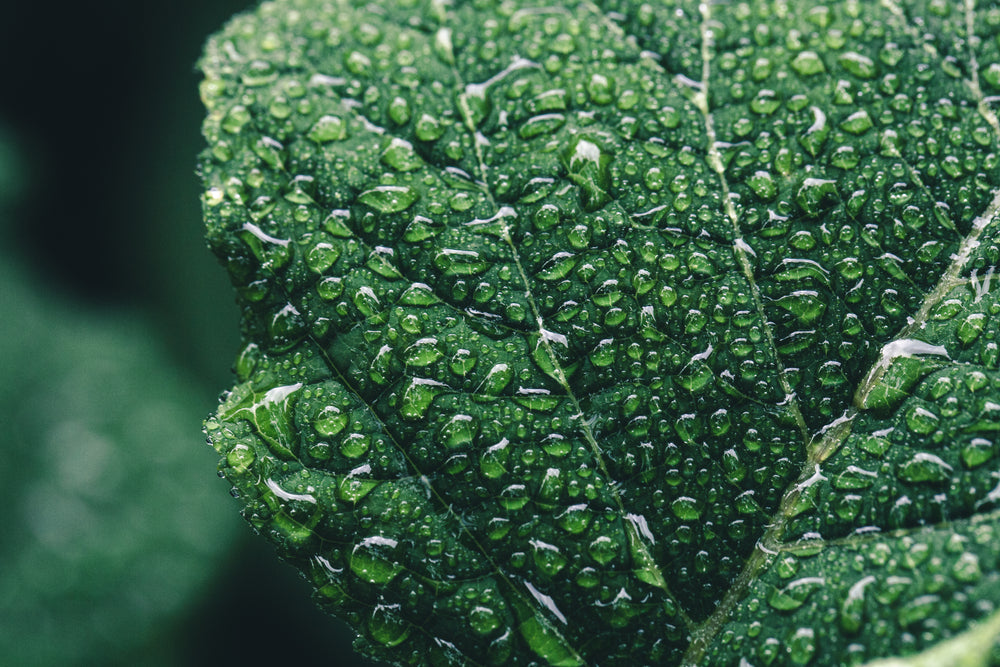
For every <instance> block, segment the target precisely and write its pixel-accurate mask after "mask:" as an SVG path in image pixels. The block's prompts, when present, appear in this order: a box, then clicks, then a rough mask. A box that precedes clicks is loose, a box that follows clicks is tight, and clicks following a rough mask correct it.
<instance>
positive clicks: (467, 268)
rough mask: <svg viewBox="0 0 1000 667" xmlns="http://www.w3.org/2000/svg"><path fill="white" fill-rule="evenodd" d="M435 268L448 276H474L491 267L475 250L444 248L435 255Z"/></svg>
mask: <svg viewBox="0 0 1000 667" xmlns="http://www.w3.org/2000/svg"><path fill="white" fill-rule="evenodd" d="M434 266H436V267H437V268H438V270H440V271H441V272H442V273H444V275H446V276H474V275H479V274H480V273H483V272H484V271H486V269H488V268H489V266H490V265H489V262H487V261H486V260H485V259H483V258H482V255H480V254H479V253H478V252H476V251H475V250H458V249H454V248H444V249H442V250H439V251H438V252H437V253H436V254H435V255H434Z"/></svg>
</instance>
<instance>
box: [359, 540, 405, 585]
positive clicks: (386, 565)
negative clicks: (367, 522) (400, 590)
mask: <svg viewBox="0 0 1000 667" xmlns="http://www.w3.org/2000/svg"><path fill="white" fill-rule="evenodd" d="M397 546H398V543H397V542H396V540H393V539H390V538H388V537H382V536H380V535H375V536H372V537H366V538H365V539H363V540H361V542H360V543H359V544H356V545H354V550H353V551H352V552H351V571H352V572H354V574H355V575H357V576H358V578H360V579H361V580H363V581H366V582H368V583H370V584H380V585H384V584H388V583H389V582H390V581H392V580H393V579H395V578H396V575H398V574H399V573H400V572H402V570H403V566H402V565H400V564H399V563H398V562H397V561H396V550H397Z"/></svg>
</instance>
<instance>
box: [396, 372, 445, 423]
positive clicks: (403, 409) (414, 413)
mask: <svg viewBox="0 0 1000 667" xmlns="http://www.w3.org/2000/svg"><path fill="white" fill-rule="evenodd" d="M445 389H446V386H445V385H443V384H441V383H440V382H437V381H435V380H429V379H426V378H410V381H409V384H408V385H407V387H406V389H405V390H403V398H402V400H401V401H400V405H399V414H400V416H401V417H402V418H403V419H406V420H410V421H414V420H418V419H422V418H423V417H424V415H425V414H427V410H428V408H430V406H431V402H432V401H433V400H434V399H435V398H436V397H437V396H438V395H439V394H440V393H441V392H443V391H444V390H445Z"/></svg>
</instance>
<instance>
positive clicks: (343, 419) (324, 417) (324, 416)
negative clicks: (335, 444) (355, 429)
mask: <svg viewBox="0 0 1000 667" xmlns="http://www.w3.org/2000/svg"><path fill="white" fill-rule="evenodd" d="M346 426H347V413H345V412H343V411H342V410H341V409H340V408H338V407H337V406H335V405H328V406H326V407H325V408H323V409H322V410H320V413H319V415H317V416H316V419H315V420H314V421H313V428H315V429H316V432H317V433H319V434H320V435H321V436H323V437H326V438H329V437H331V436H334V435H337V434H338V433H340V432H341V431H343V430H344V428H345V427H346Z"/></svg>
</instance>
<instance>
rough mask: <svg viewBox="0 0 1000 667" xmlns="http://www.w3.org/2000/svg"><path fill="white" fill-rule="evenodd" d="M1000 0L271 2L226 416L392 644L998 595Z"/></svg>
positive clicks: (233, 72) (889, 633)
mask: <svg viewBox="0 0 1000 667" xmlns="http://www.w3.org/2000/svg"><path fill="white" fill-rule="evenodd" d="M998 36H1000V7H998V6H996V5H994V4H991V3H985V4H984V5H982V6H977V5H976V4H975V3H973V2H972V1H971V0H970V1H969V2H966V3H964V4H963V3H961V2H946V1H943V0H933V1H932V2H927V3H922V2H913V3H905V4H903V3H894V2H891V1H889V0H886V1H885V2H883V3H881V4H877V5H876V4H874V3H862V2H857V1H845V2H830V3H825V4H815V3H808V2H790V3H785V2H773V3H771V2H767V3H765V2H750V3H734V4H721V3H702V4H697V3H694V2H661V3H637V2H627V1H624V0H623V1H617V2H615V1H608V2H603V3H592V2H581V3H565V4H555V3H553V4H545V3H541V2H537V1H536V2H530V1H527V0H515V1H511V2H503V3H492V2H454V3H446V2H440V1H437V0H434V1H430V2H421V1H417V0H409V1H403V0H397V1H396V2H386V3H381V4H379V5H375V4H366V3H351V2H347V1H346V0H345V1H343V2H332V1H331V2H319V1H318V0H284V1H277V2H266V3H264V4H262V5H261V6H260V7H259V8H258V9H257V10H256V12H254V13H251V14H246V15H242V16H239V17H236V18H235V19H234V20H233V21H232V22H231V23H230V24H229V25H228V26H227V28H226V29H225V30H224V31H223V32H222V33H220V34H219V35H217V36H216V37H214V38H213V39H212V40H211V41H210V42H209V44H208V47H207V50H206V54H205V56H204V58H203V61H202V68H203V70H204V72H205V75H206V78H205V80H204V82H203V83H202V96H203V99H204V101H205V104H206V107H207V109H208V117H207V119H206V121H205V125H204V133H205V136H206V138H207V140H208V143H209V148H208V150H206V152H205V153H204V154H203V156H202V159H201V165H200V168H201V174H202V177H203V180H204V184H205V194H204V198H203V201H204V211H205V219H206V226H207V238H208V240H209V243H210V245H211V247H212V249H213V250H214V251H215V252H216V254H217V255H218V256H219V258H220V260H221V261H222V263H223V264H224V265H225V266H226V267H227V269H228V271H229V273H230V275H231V277H232V280H233V283H234V285H235V287H236V290H237V293H238V295H239V302H240V304H241V306H242V308H243V322H242V326H243V331H244V335H245V340H246V347H245V348H244V350H243V351H242V352H241V354H240V355H239V357H238V359H237V362H236V372H237V378H238V384H237V385H236V387H235V388H234V389H233V390H232V392H231V393H229V394H228V395H227V396H226V397H225V398H224V400H223V402H222V405H221V407H220V408H219V411H218V413H217V415H216V416H215V417H213V418H212V419H210V420H209V421H208V422H207V431H208V435H209V439H210V442H211V443H212V445H213V446H214V447H215V448H216V449H217V450H218V451H219V453H220V454H221V455H222V456H223V458H222V463H221V470H222V472H223V473H224V475H225V476H226V478H227V479H228V480H229V481H230V482H231V483H232V484H233V486H234V487H235V489H236V491H237V492H238V494H239V497H240V498H241V500H242V502H243V503H244V505H245V508H244V515H245V516H246V518H247V519H248V520H249V521H250V523H251V524H252V525H253V526H254V527H255V528H256V529H257V530H259V531H260V532H262V533H264V534H265V535H266V536H267V537H268V538H269V539H271V540H272V541H273V542H275V544H276V545H277V546H278V549H279V552H280V553H281V555H282V556H283V557H284V558H286V559H287V560H289V561H290V562H292V563H294V564H296V565H297V566H298V567H299V568H301V569H302V570H303V572H305V573H306V575H307V576H308V577H309V578H310V579H311V580H312V581H313V582H314V584H315V586H316V591H317V592H316V597H317V599H318V600H319V602H320V603H321V604H322V605H323V606H324V607H326V608H328V609H330V610H331V611H332V612H333V613H335V614H336V615H338V616H341V617H343V618H345V619H347V620H348V621H349V622H350V623H351V624H352V625H353V626H354V627H355V628H356V629H357V630H358V632H359V634H360V637H359V640H358V648H359V650H361V651H362V652H365V653H367V654H369V655H372V656H375V657H378V658H381V659H384V660H387V661H390V662H394V663H399V664H473V665H475V664H541V665H546V664H547V665H557V666H576V665H612V664H687V665H701V664H711V665H785V664H812V665H840V664H860V663H862V662H864V661H866V660H871V659H876V658H880V657H886V656H895V655H906V654H912V653H917V652H921V651H925V650H927V649H929V648H931V647H933V646H934V645H936V644H937V643H938V642H940V641H942V640H947V639H948V638H950V637H953V636H955V635H958V634H960V633H962V632H964V631H966V630H967V629H968V628H969V627H970V624H971V623H973V622H975V621H976V620H977V619H983V618H986V617H988V616H990V614H991V613H993V612H994V611H995V607H996V600H997V599H1000V575H998V566H1000V562H998V561H1000V535H998V534H997V530H998V525H997V519H998V513H997V512H998V501H1000V472H998V464H997V462H998V460H1000V458H998V456H997V454H998V452H997V431H998V430H1000V373H998V365H1000V355H998V347H997V344H998V343H997V332H998V327H1000V325H998V319H997V313H998V312H1000V301H998V299H1000V291H998V290H997V289H996V284H997V281H996V280H995V279H994V267H995V265H996V264H997V262H998V257H1000V248H998V242H1000V232H998V228H1000V222H998V216H997V211H998V208H1000V194H998V193H1000V190H998V189H997V182H998V177H1000V173H998V169H997V164H998V153H997V143H998V138H1000V123H998V121H997V117H996V115H995V114H994V112H993V107H992V105H993V104H994V101H995V98H994V97H993V96H992V95H993V94H994V93H995V92H996V90H997V89H1000V49H998Z"/></svg>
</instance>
